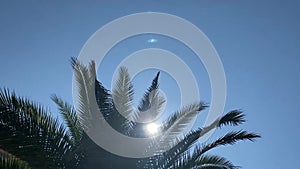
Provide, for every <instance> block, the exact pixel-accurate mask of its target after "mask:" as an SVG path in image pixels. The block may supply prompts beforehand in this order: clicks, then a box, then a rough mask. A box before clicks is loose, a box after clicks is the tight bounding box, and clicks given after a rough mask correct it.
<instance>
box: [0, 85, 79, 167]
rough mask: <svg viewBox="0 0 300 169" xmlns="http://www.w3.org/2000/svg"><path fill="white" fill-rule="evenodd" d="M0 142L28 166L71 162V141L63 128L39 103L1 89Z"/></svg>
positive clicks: (49, 165)
mask: <svg viewBox="0 0 300 169" xmlns="http://www.w3.org/2000/svg"><path fill="white" fill-rule="evenodd" d="M0 145H1V146H3V148H4V149H5V151H7V152H9V153H12V154H14V155H15V156H16V157H18V158H20V159H21V160H24V161H27V162H28V163H29V165H30V166H32V167H36V168H44V167H51V166H59V167H66V166H69V165H71V164H70V163H68V159H66V158H65V157H66V155H67V154H68V156H69V157H71V158H73V157H74V156H75V155H74V154H73V153H72V143H71V140H70V137H69V133H68V132H67V131H66V128H65V127H64V126H63V125H61V124H59V123H58V120H57V119H54V118H52V117H51V116H50V114H49V113H48V112H47V111H46V110H45V109H44V108H43V107H42V106H40V105H38V104H35V103H33V102H31V101H30V100H28V99H25V98H20V97H17V96H16V95H15V93H10V92H9V91H8V90H6V89H4V90H2V89H1V90H0Z"/></svg>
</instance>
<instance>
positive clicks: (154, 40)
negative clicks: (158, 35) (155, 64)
mask: <svg viewBox="0 0 300 169" xmlns="http://www.w3.org/2000/svg"><path fill="white" fill-rule="evenodd" d="M147 42H148V43H155V42H157V39H154V38H151V39H149V40H148V41H147Z"/></svg>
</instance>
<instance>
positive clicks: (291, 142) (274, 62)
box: [0, 0, 300, 169]
mask: <svg viewBox="0 0 300 169" xmlns="http://www.w3.org/2000/svg"><path fill="white" fill-rule="evenodd" d="M299 7H300V3H299V2H298V1H296V0H295V1H293V0H287V1H277V0H264V1H259V0H251V1H250V0H248V1H245V0H244V1H242V0H239V1H238V0H235V1H233V0H227V1H204V0H203V1H202V0H197V1H196V0H194V1H192V0H191V1H177V0H172V1H171V0H169V1H155V0H132V1H129V0H128V1H125V0H123V1H121V0H120V1H115V0H110V1H98V2H96V1H95V2H93V1H89V2H84V1H77V0H75V1H71V0H69V1H62V2H60V1H45V0H42V1H37V0H35V1H33V0H27V1H26V2H25V1H21V0H20V1H14V0H13V1H8V0H2V1H0V25H1V26H0V72H1V78H0V87H7V88H9V89H13V90H15V91H16V92H17V93H18V94H19V95H22V96H28V97H29V98H31V99H32V100H35V101H38V102H40V103H41V104H43V105H45V106H46V107H48V108H49V109H50V110H51V111H52V112H53V114H54V115H57V113H56V112H57V111H56V108H55V105H54V104H53V103H52V101H51V100H50V95H51V94H54V93H55V94H57V95H59V96H61V97H62V98H64V99H65V100H67V101H69V102H72V90H71V87H72V69H71V66H70V62H69V59H70V57H72V56H77V55H78V54H79V52H80V50H81V48H82V46H83V45H84V43H85V42H86V41H87V39H88V38H89V37H90V36H91V35H92V34H93V33H94V32H95V31H96V30H98V29H99V28H100V27H101V26H103V25H105V24H106V23H108V22H110V21H112V20H114V19H116V18H119V17H122V16H125V15H128V14H133V13H137V12H147V11H153V12H165V13H170V14H173V15H177V16H179V17H182V18H185V19H186V20H188V21H190V22H192V23H193V24H195V25H196V26H197V27H199V28H200V29H201V30H202V31H203V32H204V33H205V34H206V35H207V36H208V38H209V39H210V40H211V41H212V43H213V44H214V46H215V48H216V50H217V51H218V53H219V55H220V58H221V60H222V62H223V65H224V69H225V73H226V77H227V101H226V106H225V110H226V111H229V110H231V109H237V108H238V109H239V108H241V109H242V110H244V111H245V113H246V115H247V120H248V121H247V123H246V124H245V125H243V126H242V127H241V128H243V129H246V130H250V131H255V132H257V133H259V134H261V135H262V138H261V139H259V140H258V141H257V142H255V143H250V142H244V143H238V144H236V145H234V146H232V147H221V148H218V149H217V150H214V151H212V152H210V153H211V154H213V153H215V154H219V155H222V156H225V157H227V158H228V159H230V160H232V161H233V162H234V164H236V165H240V166H243V168H245V169H260V168H261V169H266V168H270V169H271V168H272V169H282V168H295V167H294V166H298V160H299V157H300V154H299V152H300V146H299V139H300V132H299V128H300V123H299V119H300V115H299V114H300V112H299V108H298V105H299V103H300V96H299V94H300V87H299V86H300V78H299V72H300V66H299V65H300V52H299V49H300V22H299V17H300V11H299ZM158 39H159V38H158ZM161 39H163V37H161ZM159 40H160V39H159ZM147 45H149V44H147V43H145V46H144V48H146V47H147ZM156 45H157V47H160V44H159V41H158V43H157V44H156ZM176 45H177V44H173V45H171V46H173V48H172V47H170V49H169V50H175V47H176ZM167 46H168V45H167ZM167 46H166V48H167ZM132 49H133V48H132ZM117 51H118V50H117ZM115 52H116V51H115ZM116 54H117V53H116ZM182 57H183V56H182ZM200 67H201V66H200ZM148 74H149V73H148ZM152 75H153V76H154V72H152V73H150V77H149V82H150V80H151V79H152V77H153V76H152ZM98 76H100V75H98ZM99 78H100V79H101V78H103V79H102V80H104V84H106V85H107V86H109V85H110V84H109V83H106V82H105V80H107V79H108V78H111V76H109V73H108V75H106V76H101V77H99ZM166 78H167V77H166ZM203 78H204V79H205V78H206V79H205V80H207V75H204V76H203ZM138 79H139V78H138V77H137V81H138ZM205 80H204V81H205ZM161 81H162V82H161V84H162V85H163V77H162V79H161ZM206 86H209V83H208V82H203V85H202V86H201V87H203V90H204V89H207V88H208V87H206ZM162 87H163V86H162ZM174 88H176V87H174ZM208 90H209V89H208ZM201 92H202V91H201ZM203 93H204V100H205V101H206V102H209V94H207V93H209V92H207V91H206V93H205V91H204V92H203ZM201 94H202V93H201ZM229 129H232V128H229ZM225 131H227V130H225ZM221 133H222V131H221V132H217V133H216V135H217V134H221Z"/></svg>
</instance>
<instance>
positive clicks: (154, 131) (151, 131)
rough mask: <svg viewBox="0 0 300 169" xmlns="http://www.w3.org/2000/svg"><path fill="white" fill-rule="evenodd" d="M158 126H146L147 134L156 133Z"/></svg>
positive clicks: (154, 124)
mask: <svg viewBox="0 0 300 169" xmlns="http://www.w3.org/2000/svg"><path fill="white" fill-rule="evenodd" d="M158 129H159V125H158V124H156V123H149V124H147V125H146V130H147V132H148V133H149V134H151V135H154V134H156V133H158V131H159V130H158Z"/></svg>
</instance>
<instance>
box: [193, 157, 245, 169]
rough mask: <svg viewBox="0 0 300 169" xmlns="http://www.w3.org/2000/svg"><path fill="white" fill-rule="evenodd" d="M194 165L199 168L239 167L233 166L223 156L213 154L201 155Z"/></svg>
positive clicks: (223, 168) (229, 168)
mask: <svg viewBox="0 0 300 169" xmlns="http://www.w3.org/2000/svg"><path fill="white" fill-rule="evenodd" d="M196 167H198V168H199V169H202V168H203V169H205V168H209V167H210V168H212V169H213V167H215V168H217V169H219V168H220V169H238V168H240V167H238V166H235V165H233V164H232V162H230V161H229V160H227V159H226V158H224V157H220V156H215V155H202V156H201V157H199V158H198V159H197V160H196Z"/></svg>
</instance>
